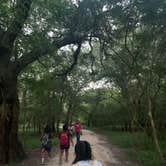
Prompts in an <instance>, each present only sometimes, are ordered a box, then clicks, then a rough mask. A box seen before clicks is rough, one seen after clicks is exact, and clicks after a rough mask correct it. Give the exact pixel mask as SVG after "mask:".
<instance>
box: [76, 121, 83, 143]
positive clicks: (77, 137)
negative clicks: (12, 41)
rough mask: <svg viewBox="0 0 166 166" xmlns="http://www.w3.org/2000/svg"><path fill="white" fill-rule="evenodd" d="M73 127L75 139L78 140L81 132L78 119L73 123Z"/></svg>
mask: <svg viewBox="0 0 166 166" xmlns="http://www.w3.org/2000/svg"><path fill="white" fill-rule="evenodd" d="M74 129H75V134H76V141H77V142H79V141H80V136H81V133H82V128H81V123H80V122H79V120H77V122H76V123H75V125H74Z"/></svg>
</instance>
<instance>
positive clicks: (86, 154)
mask: <svg viewBox="0 0 166 166" xmlns="http://www.w3.org/2000/svg"><path fill="white" fill-rule="evenodd" d="M72 164H73V165H72V166H102V164H101V162H99V161H97V160H92V150H91V146H90V144H89V143H88V142H87V141H79V142H78V143H77V144H76V145H75V159H74V161H73V163H72Z"/></svg>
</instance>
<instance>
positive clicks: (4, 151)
mask: <svg viewBox="0 0 166 166" xmlns="http://www.w3.org/2000/svg"><path fill="white" fill-rule="evenodd" d="M0 76H1V78H0V154H1V155H0V162H2V163H7V162H8V161H12V160H17V159H20V158H23V157H25V152H24V150H23V147H22V145H21V143H20V142H19V140H18V121H19V100H18V92H17V77H16V76H15V77H13V74H11V73H10V74H9V73H8V75H7V73H6V74H5V75H2V73H1V75H0ZM11 76H12V77H11Z"/></svg>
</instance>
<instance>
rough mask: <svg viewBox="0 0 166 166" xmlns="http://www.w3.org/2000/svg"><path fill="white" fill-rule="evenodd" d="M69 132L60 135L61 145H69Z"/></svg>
mask: <svg viewBox="0 0 166 166" xmlns="http://www.w3.org/2000/svg"><path fill="white" fill-rule="evenodd" d="M68 142H69V138H68V132H62V133H61V135H60V145H68Z"/></svg>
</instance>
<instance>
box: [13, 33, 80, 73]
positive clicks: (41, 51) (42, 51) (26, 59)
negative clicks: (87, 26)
mask: <svg viewBox="0 0 166 166" xmlns="http://www.w3.org/2000/svg"><path fill="white" fill-rule="evenodd" d="M82 40H83V38H81V37H78V38H76V37H73V36H66V37H64V38H63V39H61V40H60V39H56V40H55V41H54V42H53V43H52V44H48V43H44V44H43V47H42V46H40V47H38V48H34V49H33V50H32V51H31V52H29V53H27V54H24V55H23V56H22V57H21V58H19V59H18V60H17V61H16V62H15V67H16V72H17V73H19V72H20V71H21V70H22V69H23V68H25V67H26V66H27V65H28V64H30V63H32V62H34V61H35V60H38V59H39V58H40V57H42V56H44V55H46V54H49V53H51V52H52V51H54V50H57V49H59V48H61V47H63V46H65V45H68V44H79V43H81V42H82ZM45 44H47V46H46V45H45ZM80 47H81V44H79V47H78V48H79V50H78V49H77V51H76V52H75V54H77V52H80ZM75 54H74V55H73V57H74V58H75V61H74V64H73V65H75V63H76V61H77V59H76V58H77V56H78V55H75ZM73 67H74V66H73ZM73 67H71V68H73Z"/></svg>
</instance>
